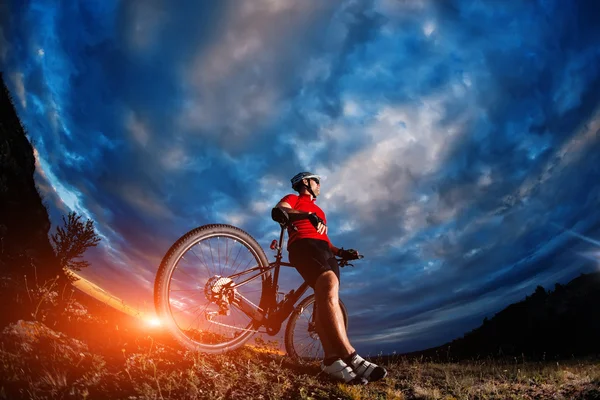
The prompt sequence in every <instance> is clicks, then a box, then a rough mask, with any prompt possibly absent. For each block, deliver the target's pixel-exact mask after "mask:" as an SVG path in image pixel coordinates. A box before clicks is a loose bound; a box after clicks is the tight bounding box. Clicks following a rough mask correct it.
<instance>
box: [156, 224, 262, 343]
mask: <svg viewBox="0 0 600 400" xmlns="http://www.w3.org/2000/svg"><path fill="white" fill-rule="evenodd" d="M266 265H267V264H266V256H265V255H264V252H263V251H262V248H260V246H259V245H258V243H256V241H255V240H254V239H253V238H252V237H251V236H250V235H248V234H247V233H245V232H243V231H242V230H239V229H238V228H235V227H231V226H228V225H211V226H205V227H201V228H197V229H196V230H193V231H191V232H189V233H188V234H186V235H184V236H183V237H182V238H181V239H180V240H179V241H178V242H177V243H176V244H175V245H173V247H172V248H171V250H170V251H169V253H168V254H167V256H165V261H164V262H163V264H161V268H160V270H159V273H158V274H157V282H156V286H155V292H156V299H155V300H156V303H157V309H158V310H159V314H160V315H161V317H162V318H163V320H164V321H165V323H166V324H167V326H168V328H169V330H170V331H171V333H172V334H173V335H174V336H175V338H176V339H178V340H179V342H181V343H182V344H183V345H185V346H186V347H188V348H190V349H193V350H199V351H203V352H208V353H220V352H224V351H228V350H232V349H234V348H236V347H239V346H241V345H242V344H243V343H244V342H246V341H247V340H248V339H249V338H250V337H251V336H252V335H253V334H254V331H255V329H256V325H257V323H256V322H255V321H254V320H253V319H252V318H251V317H249V316H248V315H246V314H245V313H244V312H242V311H241V310H240V309H239V308H238V307H236V306H235V305H233V304H229V305H228V306H226V307H225V308H226V309H227V310H228V312H229V315H226V314H225V313H224V312H223V311H224V309H223V308H222V307H221V306H219V299H223V298H229V299H231V297H229V296H225V295H224V293H231V292H225V291H224V289H223V287H224V286H223V285H224V284H235V283H238V282H239V281H241V280H244V279H247V278H249V277H250V276H252V275H254V274H256V273H258V271H257V272H255V273H252V274H249V275H244V276H241V277H238V278H233V279H231V278H228V277H229V276H231V275H233V274H236V273H239V272H242V271H244V270H247V269H250V268H253V267H260V268H261V270H263V271H264V270H265V269H266ZM269 279H270V277H269V276H268V273H267V274H265V275H264V276H263V277H258V278H256V279H254V280H252V281H250V282H248V283H247V284H245V285H243V286H241V287H236V289H235V291H236V292H235V296H239V295H242V296H244V298H245V299H247V301H249V302H250V303H252V304H254V305H255V306H256V307H257V308H258V307H262V306H263V302H264V299H263V297H264V296H263V292H264V289H265V286H266V285H268V280H269Z"/></svg>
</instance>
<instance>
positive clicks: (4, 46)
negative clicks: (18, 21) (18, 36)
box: [0, 27, 9, 62]
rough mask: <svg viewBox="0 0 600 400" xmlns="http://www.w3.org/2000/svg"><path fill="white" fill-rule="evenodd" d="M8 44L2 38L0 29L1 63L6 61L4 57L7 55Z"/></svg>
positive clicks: (0, 28) (2, 33)
mask: <svg viewBox="0 0 600 400" xmlns="http://www.w3.org/2000/svg"><path fill="white" fill-rule="evenodd" d="M8 49H9V44H8V41H7V40H6V38H5V37H4V30H3V29H2V27H0V59H1V60H2V62H5V61H6V55H7V54H8Z"/></svg>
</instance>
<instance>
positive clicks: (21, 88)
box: [10, 72, 27, 108]
mask: <svg viewBox="0 0 600 400" xmlns="http://www.w3.org/2000/svg"><path fill="white" fill-rule="evenodd" d="M10 77H11V80H12V81H13V85H15V91H16V94H17V98H18V99H19V101H20V102H21V106H22V107H23V108H27V97H26V93H25V84H24V82H23V73H22V72H13V73H12V74H11V75H10Z"/></svg>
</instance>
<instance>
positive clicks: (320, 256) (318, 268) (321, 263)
mask: <svg viewBox="0 0 600 400" xmlns="http://www.w3.org/2000/svg"><path fill="white" fill-rule="evenodd" d="M288 251H289V253H290V263H291V264H292V265H293V266H294V267H295V268H296V269H297V270H298V272H299V273H300V275H302V278H304V280H305V281H306V283H308V284H309V285H310V287H311V288H313V289H314V288H315V283H316V282H317V278H318V277H319V275H321V274H322V273H323V272H327V271H333V272H334V273H335V275H336V276H337V278H338V282H339V280H340V267H339V265H338V263H337V260H336V259H335V256H334V255H333V253H332V252H331V250H330V249H329V243H327V242H326V241H324V240H319V239H299V240H297V241H295V242H294V243H292V244H291V245H290V246H289V247H288Z"/></svg>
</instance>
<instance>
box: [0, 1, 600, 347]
mask: <svg viewBox="0 0 600 400" xmlns="http://www.w3.org/2000/svg"><path fill="white" fill-rule="evenodd" d="M0 7H3V8H7V9H8V11H7V12H6V13H4V12H3V13H2V15H3V17H2V18H3V19H2V30H1V31H0V60H1V62H2V70H3V72H4V74H5V77H6V78H7V79H5V80H6V81H7V82H8V84H9V86H10V88H11V91H12V93H13V95H14V98H15V103H16V106H17V108H18V111H19V115H20V116H21V118H22V120H23V122H24V125H25V127H26V128H27V130H28V133H29V135H30V137H31V138H32V139H33V141H34V143H35V148H36V151H37V153H36V161H37V170H38V177H37V178H38V182H39V186H40V189H41V191H42V192H43V194H44V197H45V198H46V199H47V200H48V201H49V202H51V203H52V207H51V212H52V220H53V221H54V222H55V223H58V222H59V221H60V215H61V213H65V212H67V211H68V210H75V211H77V212H79V213H81V214H83V215H85V216H86V217H89V218H92V219H93V220H94V221H95V222H96V226H97V228H98V232H99V233H100V234H101V235H102V237H103V241H102V245H101V246H100V247H99V248H97V249H94V251H93V252H92V253H91V254H90V255H89V258H90V260H91V261H92V264H93V266H92V267H91V268H90V269H89V271H86V277H88V278H90V279H91V280H92V281H95V282H97V283H98V284H100V286H102V287H103V288H105V289H107V290H108V291H110V292H112V293H113V294H115V295H117V296H119V297H122V298H124V299H125V300H126V301H128V302H131V303H134V304H135V305H136V306H138V307H144V308H147V309H148V310H151V309H152V307H153V306H152V287H153V280H154V274H155V272H156V269H157V267H158V265H159V263H160V260H161V258H162V256H163V254H164V253H165V252H166V251H167V250H168V248H169V246H170V245H171V244H172V243H173V242H174V241H175V240H176V239H177V238H178V237H179V236H181V235H182V234H183V233H185V232H187V231H188V230H190V229H192V228H194V227H196V226H199V225H203V224H207V223H229V224H233V225H236V226H239V227H241V228H243V229H244V230H246V231H248V232H249V233H250V234H252V235H253V236H254V237H255V238H256V239H257V240H258V241H259V242H260V243H261V245H263V246H265V247H266V246H267V245H268V243H269V242H270V241H271V239H273V238H275V237H277V235H278V226H277V225H276V224H275V223H273V222H272V221H270V209H271V207H272V206H273V205H275V204H276V203H277V201H278V200H279V199H281V198H282V197H283V196H284V195H285V194H287V193H289V192H290V188H289V179H290V177H291V176H293V175H294V174H295V173H297V172H298V171H301V170H310V171H315V172H318V173H320V174H322V175H323V177H324V179H323V184H322V196H321V198H319V204H320V205H321V207H322V208H323V209H324V210H325V211H326V212H327V215H328V221H329V232H330V237H331V239H332V241H333V242H334V243H335V244H337V245H338V246H344V247H354V248H357V249H359V250H360V251H361V252H362V253H364V254H365V255H366V257H365V259H364V260H362V261H360V262H357V263H356V267H355V268H354V269H349V270H346V271H344V272H343V275H342V299H343V300H344V301H345V303H346V304H347V306H348V309H349V310H350V313H351V324H350V327H351V328H350V335H351V338H353V340H354V341H355V343H356V346H357V347H358V348H359V350H361V351H368V352H371V353H375V352H379V351H384V352H391V351H410V350H417V349H419V348H424V347H429V346H433V345H438V344H441V343H443V342H445V341H448V340H451V339H453V338H455V337H457V336H460V335H462V334H463V333H465V332H466V331H468V330H470V329H472V328H474V327H476V326H478V325H479V324H480V323H481V320H482V319H483V318H484V317H486V316H491V315H493V314H494V313H495V312H497V311H499V310H500V309H502V308H503V307H505V306H506V305H508V304H510V303H511V302H514V301H518V300H520V299H522V298H523V297H524V296H525V295H526V294H529V293H530V292H531V291H532V290H533V289H534V288H535V286H537V285H539V284H541V285H545V286H547V287H552V286H553V284H554V283H555V282H565V281H568V280H569V279H571V278H573V277H574V276H576V275H578V274H579V273H581V272H588V271H592V270H597V269H598V261H599V260H598V254H599V252H600V249H598V241H599V240H600V213H599V212H598V210H599V205H600V204H599V203H600V188H599V186H598V185H597V184H596V182H597V181H598V179H599V178H600V163H599V162H598V156H597V154H600V96H599V95H598V93H600V67H599V65H600V44H599V43H600V25H598V24H597V21H596V20H595V19H596V18H595V16H597V15H598V12H599V11H600V9H599V7H600V6H599V5H598V4H597V2H594V1H580V2H572V3H567V2H558V1H538V2H535V1H531V2H519V1H506V2H502V3H486V2H471V1H467V0H464V1H459V0H454V1H443V2H440V1H433V0H422V1H392V0H380V1H362V2H354V1H341V2H322V1H300V2H298V1H291V0H290V1H271V0H262V1H253V2H243V3H242V4H240V3H237V2H230V3H228V2H220V3H219V4H218V6H213V7H207V6H205V5H203V4H200V3H198V2H191V1H190V2H184V3H178V4H177V6H175V5H173V4H170V3H168V2H164V1H160V0H152V1H131V2H126V3H117V2H114V1H103V2H100V3H98V2H96V3H81V4H80V3H72V4H71V3H69V4H61V5H57V4H55V2H51V1H47V0H31V1H28V2H19V1H13V2H11V3H9V4H8V5H7V6H6V5H3V6H0ZM299 279H300V278H299V276H298V275H297V274H295V273H293V271H286V272H285V273H284V275H283V286H284V289H287V288H291V287H294V286H296V285H298V284H299ZM132 287H136V289H135V290H132V289H131V288H132Z"/></svg>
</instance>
